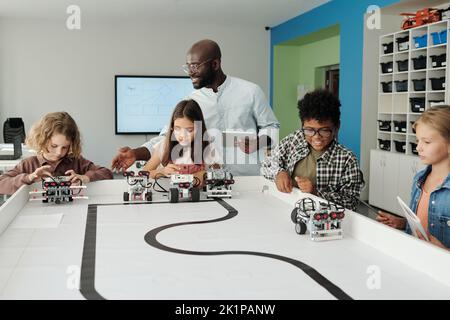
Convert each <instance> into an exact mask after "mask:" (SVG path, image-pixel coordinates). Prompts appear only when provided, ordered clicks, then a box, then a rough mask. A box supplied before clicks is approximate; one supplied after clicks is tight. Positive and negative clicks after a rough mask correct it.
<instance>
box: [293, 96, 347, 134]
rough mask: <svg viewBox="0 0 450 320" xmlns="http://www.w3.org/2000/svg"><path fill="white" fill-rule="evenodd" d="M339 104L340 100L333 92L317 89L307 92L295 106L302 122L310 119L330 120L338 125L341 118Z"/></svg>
mask: <svg viewBox="0 0 450 320" xmlns="http://www.w3.org/2000/svg"><path fill="white" fill-rule="evenodd" d="M340 106H341V102H340V101H339V99H338V98H337V97H336V96H335V95H334V94H332V93H331V92H329V91H326V90H322V89H318V90H315V91H312V92H309V93H307V94H306V95H305V97H304V98H303V99H302V100H300V101H299V102H298V106H297V108H298V111H299V116H300V120H301V121H302V122H304V121H306V120H312V119H314V120H317V121H319V122H323V121H326V120H331V122H333V124H334V125H335V126H336V127H338V126H339V124H340V118H341V111H340V110H339V107H340Z"/></svg>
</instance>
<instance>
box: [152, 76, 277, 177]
mask: <svg viewBox="0 0 450 320" xmlns="http://www.w3.org/2000/svg"><path fill="white" fill-rule="evenodd" d="M188 98H189V99H193V100H195V101H196V102H197V103H198V104H199V105H200V107H201V109H202V112H203V116H204V118H205V124H206V127H207V129H208V132H212V134H211V135H212V136H213V137H216V138H220V139H216V140H215V141H214V143H218V141H220V142H222V136H221V133H222V132H223V131H229V130H233V131H246V132H255V133H257V134H258V136H261V135H268V136H270V137H271V139H272V140H273V142H274V143H277V142H278V129H279V127H280V124H279V122H278V120H277V119H276V117H275V115H274V113H273V111H272V109H271V108H270V106H269V104H268V102H267V99H266V97H265V95H264V93H263V91H262V90H261V88H260V87H259V86H258V85H256V84H254V83H252V82H249V81H246V80H243V79H239V78H235V77H230V76H227V77H226V79H225V81H224V83H223V84H222V85H220V86H219V87H218V90H217V92H214V91H213V90H212V89H210V88H201V89H199V90H195V91H194V92H193V93H192V94H191V95H190V96H189V97H188ZM166 132H167V128H165V129H164V130H163V131H162V132H161V134H160V136H159V137H156V138H153V139H152V140H150V141H149V142H147V143H145V144H144V146H145V147H147V149H149V150H150V152H152V149H153V146H154V145H155V144H156V143H157V142H159V141H161V139H162V136H164V135H165V133H166ZM222 146H223V145H222V144H221V143H220V145H219V146H218V145H217V144H216V145H215V147H216V148H222ZM223 150H224V161H225V167H226V168H228V169H229V170H231V172H232V173H233V174H234V175H259V168H260V162H261V161H262V160H264V159H263V157H264V155H263V152H254V153H253V154H250V155H246V154H244V153H243V152H242V151H241V150H240V149H239V148H236V147H234V146H232V145H231V144H230V145H229V144H227V145H226V148H225V149H223ZM242 162H243V163H242Z"/></svg>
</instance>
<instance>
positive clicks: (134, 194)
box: [123, 171, 153, 202]
mask: <svg viewBox="0 0 450 320" xmlns="http://www.w3.org/2000/svg"><path fill="white" fill-rule="evenodd" d="M123 175H124V176H125V177H126V178H127V183H128V191H125V192H124V193H123V201H124V202H128V201H152V198H153V194H152V190H151V189H150V188H151V186H152V183H151V182H149V180H150V178H149V177H150V173H149V172H148V171H139V172H138V174H137V176H136V175H135V173H134V171H127V172H124V173H123Z"/></svg>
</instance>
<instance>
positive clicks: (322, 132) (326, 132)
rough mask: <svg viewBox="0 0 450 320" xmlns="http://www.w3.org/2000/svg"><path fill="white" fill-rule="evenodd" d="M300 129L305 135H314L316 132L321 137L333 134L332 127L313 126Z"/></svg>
mask: <svg viewBox="0 0 450 320" xmlns="http://www.w3.org/2000/svg"><path fill="white" fill-rule="evenodd" d="M302 131H303V133H304V134H305V136H307V137H314V136H315V135H316V133H318V134H319V136H321V137H322V138H329V137H331V135H332V134H333V129H331V128H319V129H317V130H316V129H314V128H303V129H302Z"/></svg>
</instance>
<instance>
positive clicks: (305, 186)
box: [295, 177, 315, 194]
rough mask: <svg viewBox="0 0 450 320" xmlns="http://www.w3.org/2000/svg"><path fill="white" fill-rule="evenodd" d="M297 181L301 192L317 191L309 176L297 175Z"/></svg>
mask: <svg viewBox="0 0 450 320" xmlns="http://www.w3.org/2000/svg"><path fill="white" fill-rule="evenodd" d="M295 181H296V182H297V186H298V188H299V189H300V191H301V192H305V193H311V194H314V193H315V189H314V185H313V183H312V181H311V180H309V179H308V178H302V177H295Z"/></svg>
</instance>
